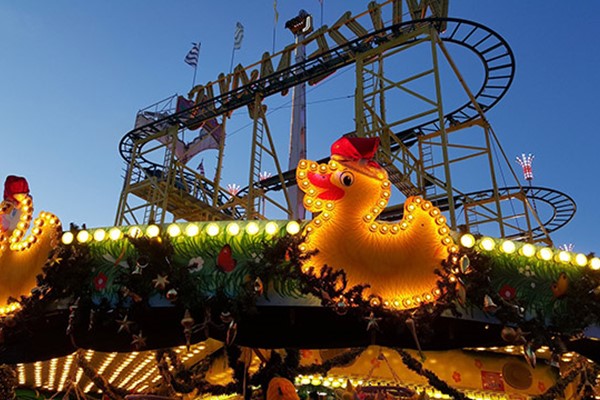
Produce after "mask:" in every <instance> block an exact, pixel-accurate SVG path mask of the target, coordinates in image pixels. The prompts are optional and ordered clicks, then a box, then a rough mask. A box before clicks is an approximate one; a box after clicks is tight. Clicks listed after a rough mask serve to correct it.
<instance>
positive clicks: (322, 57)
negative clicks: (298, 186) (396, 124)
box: [119, 18, 515, 202]
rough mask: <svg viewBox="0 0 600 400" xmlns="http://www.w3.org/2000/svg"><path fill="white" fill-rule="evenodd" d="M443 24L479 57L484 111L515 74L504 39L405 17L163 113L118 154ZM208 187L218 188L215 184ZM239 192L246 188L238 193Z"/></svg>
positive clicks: (430, 126)
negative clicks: (172, 128) (169, 129)
mask: <svg viewBox="0 0 600 400" xmlns="http://www.w3.org/2000/svg"><path fill="white" fill-rule="evenodd" d="M444 24H445V25H446V30H445V31H444V32H443V33H441V34H440V39H441V40H442V41H443V42H448V43H453V44H456V45H459V46H462V47H464V48H466V49H469V50H471V51H472V52H473V53H474V54H475V55H477V57H478V58H479V60H480V61H481V63H482V65H483V69H484V77H483V82H482V84H481V86H480V87H479V89H478V90H477V92H474V98H475V101H476V102H477V105H478V107H479V108H480V109H481V110H482V111H487V110H489V109H491V108H492V107H493V106H494V105H495V104H496V103H498V101H500V99H501V98H502V97H503V96H504V95H505V93H506V92H507V90H508V88H509V87H510V85H511V83H512V80H513V77H514V72H515V60H514V56H513V53H512V51H511V49H510V47H509V46H508V44H507V43H506V41H505V40H504V39H503V38H502V37H501V36H500V35H498V34H497V33H496V32H494V31H493V30H491V29H489V28H487V27H485V26H483V25H481V24H478V23H476V22H472V21H468V20H463V19H457V18H428V19H422V20H413V21H406V22H403V23H400V24H396V25H391V26H388V27H385V28H383V29H380V30H373V31H371V32H370V33H368V34H367V35H364V36H362V37H359V38H356V39H354V40H351V41H349V42H347V43H345V44H343V45H341V46H338V47H335V48H333V49H331V50H329V51H327V52H324V53H321V54H318V55H316V56H313V57H311V58H308V59H307V60H305V61H303V62H301V63H297V64H294V65H292V66H290V67H288V68H285V69H281V70H278V71H276V72H274V73H272V74H270V75H268V76H264V77H260V78H259V79H257V80H254V81H252V82H250V83H248V84H247V85H244V86H240V87H238V88H235V89H233V90H230V91H229V92H226V93H222V94H220V95H218V96H215V97H213V98H211V99H208V100H206V101H204V102H201V103H199V104H196V105H194V106H193V107H191V108H189V109H187V110H183V111H181V112H177V113H174V114H170V115H168V116H166V117H164V118H162V119H159V120H156V121H154V122H151V123H149V124H147V125H144V126H141V127H138V128H136V129H134V130H132V131H130V132H128V133H127V134H126V135H125V136H124V137H123V138H122V139H121V142H120V144H119V151H120V154H121V157H122V158H123V159H124V160H125V161H126V162H127V163H128V164H129V163H130V162H131V161H132V158H133V151H134V147H135V144H136V142H138V141H140V140H144V139H146V138H148V137H149V136H150V135H153V134H156V133H158V132H160V131H161V130H163V129H164V127H165V126H173V125H177V126H179V127H182V128H183V127H188V126H193V125H194V126H197V125H198V124H200V123H201V122H203V121H205V120H208V119H210V118H213V117H216V116H219V115H223V114H225V113H227V112H229V111H233V110H235V109H238V108H240V107H243V106H248V105H250V104H251V103H252V102H253V101H254V100H255V97H256V96H257V95H259V96H261V97H262V98H265V97H268V96H270V95H273V94H276V93H280V92H283V91H286V90H288V89H290V88H292V87H294V86H295V85H298V84H299V83H302V82H307V81H310V80H315V79H319V78H321V77H325V76H327V75H329V74H331V73H333V72H335V71H336V70H338V69H340V68H343V67H345V66H348V65H350V64H353V63H354V62H355V60H356V55H357V54H361V53H365V52H367V51H369V50H372V49H374V48H377V47H378V46H380V45H383V44H385V43H387V42H389V41H390V40H392V39H394V38H397V37H399V36H402V35H404V34H408V33H411V32H414V31H415V30H417V29H421V28H426V27H431V28H434V29H436V30H438V29H437V28H438V27H440V26H442V25H444ZM410 40H417V39H416V38H413V39H410ZM404 43H406V42H404ZM478 107H476V106H475V105H474V104H473V103H472V102H471V101H467V102H466V103H464V104H462V105H460V106H458V107H457V108H456V109H454V110H453V111H450V112H448V113H446V114H445V116H444V124H445V125H448V126H450V125H455V124H456V123H464V122H467V121H470V120H473V119H475V118H476V117H478V116H479V111H478V109H477V108H478ZM190 115H194V117H193V118H190V117H189V116H190ZM439 129H440V126H439V121H438V120H437V119H434V120H431V121H429V122H425V123H422V124H420V125H418V126H415V127H414V128H411V129H408V130H404V131H402V132H396V133H395V134H396V135H397V137H398V138H399V139H400V140H401V141H403V142H404V143H405V144H406V145H407V146H411V145H412V144H414V142H415V138H416V137H417V136H419V135H425V134H428V133H431V132H435V131H438V130H439ZM136 162H137V163H138V165H139V166H140V168H143V169H145V170H152V171H159V170H160V169H161V168H163V167H162V165H160V164H157V163H155V162H153V161H150V160H148V159H146V158H144V157H143V156H140V155H138V156H137V159H136ZM285 177H286V180H289V182H290V183H292V182H293V179H294V176H293V172H292V171H288V172H287V173H285ZM185 179H186V180H187V179H194V177H193V176H192V175H191V174H190V176H189V177H185ZM292 184H293V183H292ZM260 186H261V188H262V189H263V190H277V189H280V188H281V184H280V182H279V181H278V180H276V179H275V178H271V179H269V180H266V181H263V182H261V183H260ZM212 189H213V190H215V189H218V188H214V187H213V188H212ZM218 190H219V192H221V191H222V190H221V189H218ZM246 190H247V188H246ZM243 193H244V191H242V192H241V193H240V194H243ZM221 194H222V196H221ZM219 198H220V199H221V198H222V200H220V201H219V202H221V201H223V202H224V201H225V198H226V194H225V193H220V196H219Z"/></svg>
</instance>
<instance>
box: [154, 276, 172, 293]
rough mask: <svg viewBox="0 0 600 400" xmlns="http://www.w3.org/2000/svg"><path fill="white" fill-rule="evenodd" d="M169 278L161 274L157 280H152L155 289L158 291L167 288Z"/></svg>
mask: <svg viewBox="0 0 600 400" xmlns="http://www.w3.org/2000/svg"><path fill="white" fill-rule="evenodd" d="M167 278H168V277H167V276H166V275H165V276H162V275H160V274H158V275H156V279H152V283H153V284H154V287H155V288H156V289H158V290H164V289H165V287H166V286H167V285H168V284H169V279H167Z"/></svg>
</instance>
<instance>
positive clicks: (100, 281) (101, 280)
mask: <svg viewBox="0 0 600 400" xmlns="http://www.w3.org/2000/svg"><path fill="white" fill-rule="evenodd" d="M107 282H108V277H107V276H106V274H105V273H104V272H100V273H99V274H98V275H96V277H95V278H94V286H95V287H96V290H98V291H99V290H104V289H105V288H106V283H107Z"/></svg>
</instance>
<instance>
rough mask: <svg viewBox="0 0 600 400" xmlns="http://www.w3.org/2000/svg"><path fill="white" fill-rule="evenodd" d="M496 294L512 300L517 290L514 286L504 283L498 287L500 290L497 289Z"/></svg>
mask: <svg viewBox="0 0 600 400" xmlns="http://www.w3.org/2000/svg"><path fill="white" fill-rule="evenodd" d="M498 294H499V295H500V296H501V297H502V298H503V299H504V300H513V299H514V298H515V297H516V296H517V291H516V289H515V288H514V287H512V286H510V285H504V286H502V287H501V288H500V290H499V291H498Z"/></svg>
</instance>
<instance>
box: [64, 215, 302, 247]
mask: <svg viewBox="0 0 600 400" xmlns="http://www.w3.org/2000/svg"><path fill="white" fill-rule="evenodd" d="M261 228H262V229H263V230H264V232H265V233H266V234H267V235H271V236H272V235H275V234H277V233H278V232H279V231H280V230H281V228H282V226H281V225H280V223H277V222H275V221H270V222H267V223H266V224H264V226H262V227H261V225H260V224H259V223H257V222H254V221H251V222H248V223H239V222H230V223H228V224H227V225H226V226H224V227H223V224H218V223H215V222H211V223H208V224H197V223H193V222H192V223H188V224H177V223H173V224H171V225H169V226H167V228H166V232H167V234H168V235H169V236H170V237H173V238H174V237H178V236H182V235H185V236H188V237H194V236H198V235H200V234H202V233H204V234H206V235H208V236H217V235H218V234H219V233H221V231H222V229H224V230H225V232H226V233H227V234H228V235H230V236H237V235H239V234H240V233H242V231H245V232H246V234H248V235H256V234H258V233H260V231H261ZM161 230H162V228H161V227H160V226H159V225H148V226H146V227H145V228H144V227H140V226H130V227H129V228H127V229H126V230H125V229H124V228H123V227H114V228H110V229H108V230H106V229H102V228H100V229H95V230H86V229H82V230H80V231H78V232H77V233H73V232H71V231H68V232H65V233H63V235H62V242H63V243H64V244H67V245H68V244H71V243H73V242H74V241H75V240H76V241H77V242H79V243H88V242H90V241H92V240H93V241H96V242H102V241H104V240H109V239H110V240H113V241H115V240H119V239H122V238H123V237H124V236H125V234H126V235H127V236H129V237H132V238H139V237H142V236H144V235H145V236H147V237H149V238H154V237H158V236H159V235H160V234H161ZM285 230H286V232H287V233H289V234H291V235H295V234H297V233H298V232H300V224H299V223H298V222H296V221H289V222H287V223H285Z"/></svg>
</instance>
